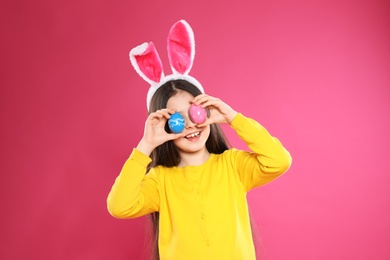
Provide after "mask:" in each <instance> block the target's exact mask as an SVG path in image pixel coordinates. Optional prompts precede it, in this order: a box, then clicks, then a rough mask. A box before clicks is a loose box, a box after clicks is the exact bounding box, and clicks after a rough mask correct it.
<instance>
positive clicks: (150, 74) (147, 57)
mask: <svg viewBox="0 0 390 260" xmlns="http://www.w3.org/2000/svg"><path fill="white" fill-rule="evenodd" d="M129 56H130V61H131V64H132V65H133V67H134V69H135V70H136V71H137V72H138V74H139V75H140V76H141V77H142V78H143V79H144V80H145V81H147V82H148V83H149V84H151V85H155V84H157V83H159V82H160V81H161V79H162V78H163V77H164V72H163V68H162V63H161V59H160V56H159V55H158V53H157V50H156V48H155V47H154V44H153V43H152V42H150V43H147V42H145V43H143V44H141V45H139V46H137V47H135V48H133V49H132V50H131V51H130V54H129Z"/></svg>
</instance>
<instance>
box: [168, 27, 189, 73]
mask: <svg viewBox="0 0 390 260" xmlns="http://www.w3.org/2000/svg"><path fill="white" fill-rule="evenodd" d="M194 57H195V38H194V32H193V31H192V28H191V27H190V25H189V24H188V23H187V22H186V21H184V20H180V21H178V22H177V23H175V24H174V25H173V26H172V28H171V30H170V31H169V34H168V58H169V63H170V65H171V68H172V71H173V72H174V74H175V73H179V74H182V75H187V74H188V73H189V72H190V70H191V68H192V64H193V62H194Z"/></svg>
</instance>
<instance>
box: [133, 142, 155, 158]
mask: <svg viewBox="0 0 390 260" xmlns="http://www.w3.org/2000/svg"><path fill="white" fill-rule="evenodd" d="M136 148H137V150H139V151H140V152H142V153H144V154H146V155H147V156H149V155H150V154H151V153H152V151H153V150H154V148H156V147H154V146H153V145H151V144H150V143H148V142H147V141H146V140H145V139H143V138H142V139H141V141H140V142H139V143H138V145H137V147H136Z"/></svg>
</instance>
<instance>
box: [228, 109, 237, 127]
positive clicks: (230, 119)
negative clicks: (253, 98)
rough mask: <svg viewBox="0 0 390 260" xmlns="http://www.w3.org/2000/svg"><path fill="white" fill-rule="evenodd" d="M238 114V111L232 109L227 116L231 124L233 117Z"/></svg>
mask: <svg viewBox="0 0 390 260" xmlns="http://www.w3.org/2000/svg"><path fill="white" fill-rule="evenodd" d="M237 114H238V112H237V111H232V112H231V113H230V114H229V116H228V117H227V120H228V123H229V124H231V123H232V122H233V119H234V118H235V117H236V115H237Z"/></svg>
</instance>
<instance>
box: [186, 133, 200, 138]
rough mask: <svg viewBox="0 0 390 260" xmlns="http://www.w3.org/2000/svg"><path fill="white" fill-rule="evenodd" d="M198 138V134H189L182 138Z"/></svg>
mask: <svg viewBox="0 0 390 260" xmlns="http://www.w3.org/2000/svg"><path fill="white" fill-rule="evenodd" d="M199 136H200V132H195V133H191V134H189V135H186V136H185V137H184V138H186V139H194V138H197V137H199Z"/></svg>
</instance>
